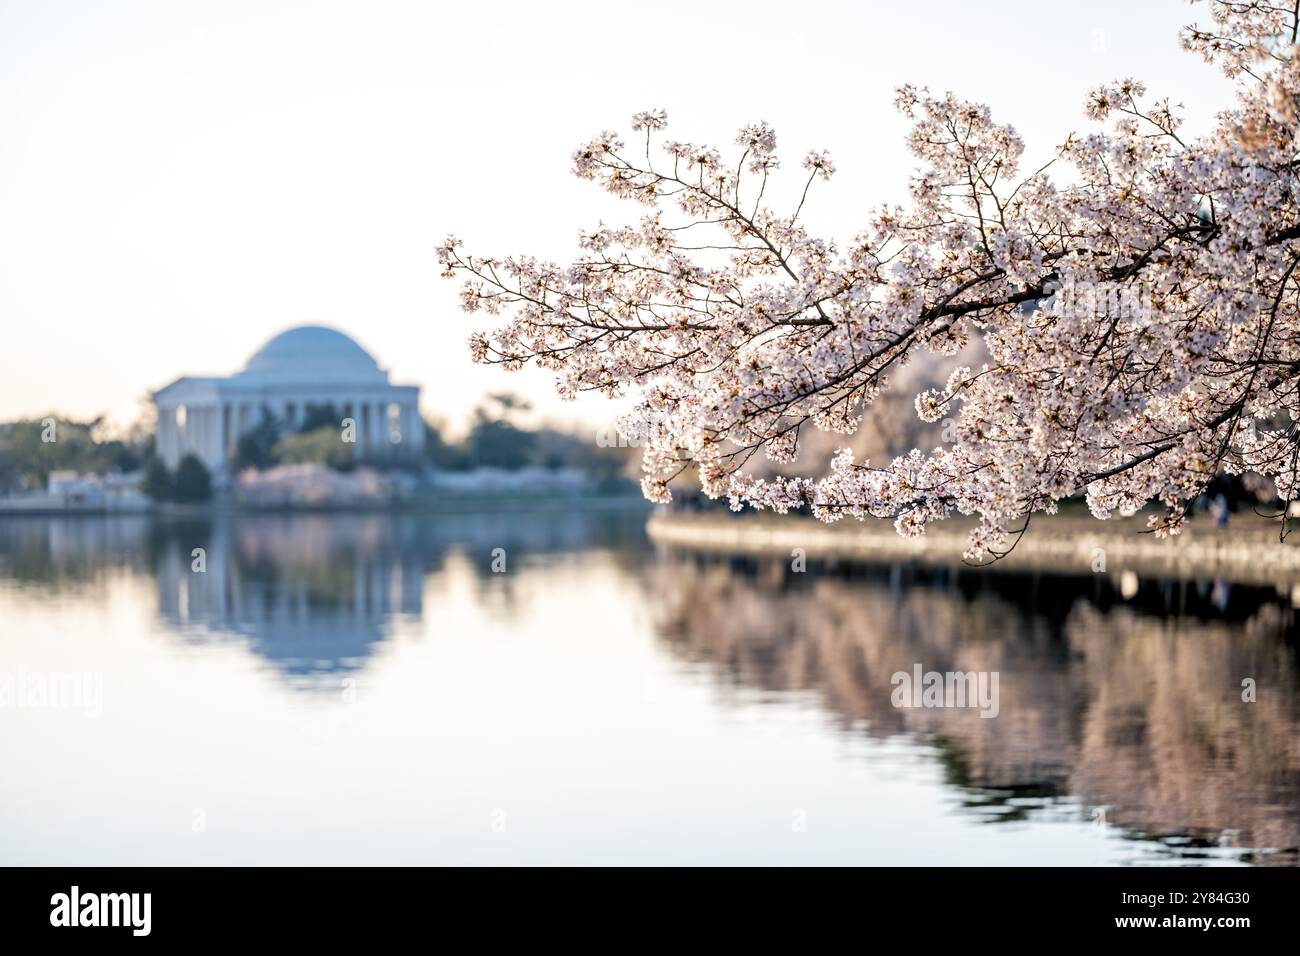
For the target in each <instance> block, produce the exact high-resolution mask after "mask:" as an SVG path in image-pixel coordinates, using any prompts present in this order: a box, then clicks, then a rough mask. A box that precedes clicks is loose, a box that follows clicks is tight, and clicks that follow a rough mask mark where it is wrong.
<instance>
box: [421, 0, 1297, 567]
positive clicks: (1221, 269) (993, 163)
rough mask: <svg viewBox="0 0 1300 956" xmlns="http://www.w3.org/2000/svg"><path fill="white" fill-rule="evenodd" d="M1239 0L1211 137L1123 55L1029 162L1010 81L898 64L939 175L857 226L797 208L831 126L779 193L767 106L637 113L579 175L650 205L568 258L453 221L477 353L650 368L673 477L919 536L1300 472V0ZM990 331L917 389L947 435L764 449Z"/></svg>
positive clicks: (1188, 494) (588, 385) (1208, 35)
mask: <svg viewBox="0 0 1300 956" xmlns="http://www.w3.org/2000/svg"><path fill="white" fill-rule="evenodd" d="M1210 14H1211V17H1212V20H1213V23H1212V25H1211V27H1210V28H1209V29H1201V28H1198V27H1192V28H1189V29H1188V30H1187V31H1185V33H1184V43H1185V45H1186V46H1188V47H1189V48H1190V49H1192V50H1194V51H1196V52H1199V53H1200V54H1202V55H1203V56H1204V57H1206V58H1207V59H1208V60H1210V61H1212V62H1215V63H1218V64H1219V65H1220V66H1222V68H1223V69H1224V70H1225V72H1227V73H1228V74H1229V75H1230V76H1232V77H1234V78H1235V79H1236V80H1237V83H1238V88H1237V100H1236V103H1235V106H1234V108H1233V109H1232V110H1230V111H1227V112H1225V113H1224V114H1222V115H1221V116H1220V118H1219V121H1218V125H1217V127H1216V128H1215V130H1214V131H1213V133H1212V134H1210V135H1207V136H1205V137H1203V138H1201V139H1196V140H1184V139H1183V138H1182V137H1181V135H1180V133H1179V130H1180V126H1181V119H1180V117H1179V116H1178V113H1177V108H1176V107H1174V106H1171V105H1170V103H1169V101H1168V100H1167V99H1157V100H1150V99H1149V97H1148V94H1147V91H1146V88H1145V86H1144V85H1143V84H1142V83H1139V82H1137V81H1135V80H1122V81H1119V82H1116V83H1111V84H1107V85H1105V86H1102V87H1100V88H1098V89H1097V90H1095V91H1094V92H1093V93H1091V94H1090V95H1089V97H1088V99H1087V102H1086V104H1085V107H1084V109H1085V113H1086V114H1087V116H1089V117H1090V118H1091V119H1093V120H1095V121H1097V122H1098V123H1101V124H1103V125H1101V126H1100V127H1099V128H1097V129H1096V130H1095V131H1093V132H1091V133H1088V134H1087V135H1082V136H1071V137H1069V138H1068V139H1067V140H1066V142H1065V143H1064V144H1063V145H1061V147H1060V148H1059V151H1058V153H1057V155H1056V157H1055V159H1053V160H1052V162H1050V163H1048V164H1047V165H1046V166H1044V167H1042V168H1040V169H1037V170H1035V171H1033V172H1031V173H1029V174H1028V175H1025V174H1022V173H1021V171H1020V163H1021V156H1022V153H1023V152H1024V145H1023V143H1022V142H1021V140H1020V138H1019V136H1018V135H1017V134H1016V132H1015V130H1014V129H1012V128H1011V127H1010V126H1007V125H1004V124H999V123H997V122H995V121H994V119H993V117H992V115H991V113H990V111H989V109H988V108H987V107H986V106H983V105H981V104H978V103H972V102H968V101H965V100H962V99H960V98H958V97H956V96H953V95H952V94H947V95H944V96H934V95H931V94H930V93H928V92H927V91H925V90H922V89H918V88H915V87H910V86H904V87H901V88H900V89H899V90H898V92H897V105H898V108H899V109H900V110H901V111H902V112H903V113H904V114H905V115H906V116H907V117H909V118H910V119H911V121H912V123H913V128H912V132H911V134H910V135H909V137H908V140H907V145H908V147H909V149H910V150H911V151H912V152H913V154H914V155H915V156H916V157H917V159H918V160H919V161H920V163H921V169H920V170H919V172H918V174H917V175H916V177H915V178H914V179H913V180H912V182H911V188H910V203H909V205H908V206H907V207H906V208H902V207H897V206H894V207H883V208H880V209H878V210H876V211H874V212H873V213H872V215H871V218H870V221H869V222H868V223H867V225H866V227H865V229H864V230H863V231H862V232H861V233H860V234H859V235H857V236H854V237H853V238H852V239H851V240H850V241H849V242H847V243H845V244H843V245H841V244H839V243H837V242H835V241H834V240H832V239H829V238H823V237H820V236H816V235H813V234H811V233H810V232H808V231H807V230H806V229H805V228H804V226H803V224H802V222H801V218H800V216H801V213H802V210H803V206H804V201H805V200H806V199H807V198H808V195H809V192H810V189H811V188H812V187H814V186H815V185H816V184H817V182H818V181H821V180H827V179H829V178H831V176H832V175H833V174H834V172H835V165H834V163H833V162H832V160H831V157H830V156H829V155H827V154H826V153H825V152H822V151H812V152H809V153H808V154H807V155H806V157H805V158H804V160H803V163H802V170H803V174H804V175H806V180H804V181H803V191H802V194H801V199H800V202H799V204H798V207H797V208H795V209H793V210H787V211H784V212H782V211H780V210H776V209H773V208H770V207H769V206H768V205H765V204H764V202H763V197H764V195H765V192H766V186H767V181H768V177H769V176H770V175H774V174H776V173H777V171H778V170H779V168H780V167H779V162H778V155H777V144H776V134H775V132H774V131H773V130H772V129H771V128H770V127H769V126H768V125H767V124H766V123H755V124H752V125H750V126H746V127H744V128H743V129H741V130H740V131H739V133H738V134H737V136H736V138H735V140H734V144H733V145H734V147H735V149H736V153H735V154H732V155H730V156H725V157H724V154H723V152H722V151H721V150H719V149H717V148H714V147H711V146H707V145H699V144H692V143H683V142H677V141H673V140H662V141H661V140H660V136H661V134H662V132H663V130H664V129H665V128H666V126H667V116H666V115H665V114H664V112H663V111H662V110H650V111H646V112H643V113H638V114H637V115H636V116H635V117H634V118H633V122H632V127H633V131H634V132H635V133H636V134H637V136H638V141H637V143H636V146H635V148H629V147H628V146H627V145H626V144H625V143H624V142H623V141H622V139H620V137H619V136H618V135H617V134H615V133H612V132H605V133H602V134H600V135H598V136H596V137H594V138H592V139H591V140H590V141H589V142H587V143H585V144H584V145H583V146H582V147H580V148H579V149H578V150H577V151H576V152H575V153H574V155H573V170H574V173H575V174H576V175H578V176H579V177H582V178H584V179H589V180H593V181H595V182H596V183H598V184H599V185H600V186H601V187H603V188H604V189H605V190H607V191H608V192H610V193H612V194H613V195H614V196H617V197H620V198H623V199H626V200H629V201H632V202H634V203H637V204H638V205H639V206H641V207H642V209H643V212H642V214H641V215H640V216H639V218H638V219H637V220H636V221H635V222H632V223H629V224H625V225H621V226H616V227H611V226H605V225H601V226H599V227H598V228H596V229H593V230H590V231H587V232H583V233H582V234H581V235H580V246H581V250H582V251H581V255H580V256H579V257H578V258H577V259H576V260H575V261H573V262H571V263H569V264H559V263H555V262H549V261H544V260H541V259H537V258H534V257H531V256H516V257H508V258H500V259H497V258H490V257H489V258H482V257H477V256H471V255H469V254H467V253H465V252H464V251H463V248H462V246H461V244H460V243H459V242H458V241H457V240H456V239H454V238H449V239H448V240H447V241H446V242H445V243H444V244H443V245H442V246H441V247H440V248H439V250H438V256H439V260H440V262H441V263H442V265H443V267H444V274H445V275H448V276H452V277H458V278H460V279H462V280H465V281H464V286H463V289H462V293H461V303H462V305H463V307H464V308H465V309H466V310H467V311H470V312H478V311H482V312H484V313H486V314H487V315H489V316H491V317H493V319H494V327H493V328H492V329H491V330H490V331H488V332H483V331H478V332H475V333H474V334H473V336H471V340H470V347H471V352H472V355H473V358H474V359H475V361H480V362H489V363H499V364H502V365H505V366H506V367H507V368H519V367H522V366H524V365H526V364H529V363H532V364H536V365H538V366H540V367H542V368H545V369H549V370H551V371H553V372H554V374H555V376H556V380H557V385H558V388H559V391H560V393H561V394H562V395H565V396H572V395H575V394H577V393H578V392H581V391H598V392H602V393H604V394H607V395H609V396H619V395H624V394H631V395H633V396H634V397H635V399H636V404H635V409H634V411H633V413H632V414H631V416H630V417H629V422H630V424H629V427H633V428H635V427H636V423H637V422H642V423H644V424H645V425H646V427H645V428H644V429H643V430H644V431H645V432H646V433H647V434H648V435H649V439H648V440H647V442H646V445H645V451H644V460H643V466H644V470H645V480H644V482H643V489H644V491H645V493H646V494H647V495H648V496H649V497H650V498H652V499H653V500H658V501H663V500H667V499H668V497H669V496H670V491H669V488H670V483H671V482H672V481H674V479H677V478H678V477H679V476H681V475H683V474H685V473H687V472H688V471H692V470H693V471H694V473H695V475H696V476H697V477H698V480H699V482H700V485H701V487H702V489H703V490H704V492H705V493H706V494H708V495H710V496H713V497H726V498H728V499H729V500H730V502H731V503H732V506H733V507H735V508H741V507H744V506H746V505H748V506H752V507H756V508H764V509H772V510H775V511H786V510H789V509H794V508H800V509H808V510H810V511H811V512H812V513H814V514H815V515H817V516H818V517H820V518H822V519H824V520H827V521H834V520H836V519H839V518H841V517H843V516H845V515H848V516H852V517H858V518H863V517H866V516H874V517H878V518H888V519H891V520H893V521H894V522H895V524H896V526H897V528H898V530H899V532H900V533H902V534H905V535H917V534H922V533H923V532H924V530H925V528H926V526H927V525H928V524H929V523H930V522H931V521H936V520H941V519H943V518H946V517H948V516H950V515H953V514H956V513H960V514H967V515H976V516H978V517H979V519H980V520H979V522H978V526H977V528H976V530H975V531H974V532H972V534H971V537H970V543H969V550H968V552H967V553H968V556H969V557H971V558H972V559H981V558H984V557H986V556H988V555H990V554H993V555H996V554H999V553H1001V551H1002V550H1004V549H1005V548H1006V547H1007V546H1008V542H1009V541H1010V540H1011V539H1012V538H1013V536H1014V534H1015V533H1016V532H1017V530H1018V529H1021V528H1023V527H1026V526H1027V522H1028V518H1029V517H1030V516H1032V515H1033V514H1034V513H1037V512H1048V513H1051V512H1053V511H1054V510H1055V509H1056V506H1057V502H1059V501H1060V500H1061V499H1063V498H1067V497H1071V496H1076V495H1085V496H1086V499H1087V502H1088V505H1089V507H1090V509H1091V511H1092V513H1093V514H1094V515H1096V516H1097V517H1099V518H1106V517H1109V516H1111V515H1112V514H1114V513H1116V512H1127V511H1131V510H1135V509H1138V508H1140V507H1142V506H1143V505H1144V504H1146V503H1147V502H1149V501H1152V500H1158V501H1160V502H1162V503H1163V504H1164V505H1165V507H1166V512H1165V514H1164V516H1163V517H1158V518H1157V519H1155V521H1154V523H1153V530H1155V531H1157V532H1158V533H1160V534H1164V533H1176V532H1177V530H1178V529H1179V527H1180V526H1181V524H1182V521H1183V518H1184V516H1185V514H1186V512H1187V508H1188V505H1189V503H1190V501H1191V500H1192V499H1194V498H1195V497H1196V496H1197V495H1198V494H1199V493H1200V491H1201V490H1202V489H1203V488H1204V487H1205V486H1206V484H1207V483H1208V482H1209V481H1210V480H1211V479H1212V478H1213V477H1214V476H1215V475H1216V474H1220V473H1240V472H1244V471H1248V470H1249V471H1251V472H1254V473H1257V474H1259V475H1263V476H1266V477H1268V478H1270V479H1271V480H1272V481H1273V482H1274V483H1275V486H1276V489H1277V492H1278V495H1279V496H1280V497H1281V498H1283V499H1285V500H1290V499H1292V498H1294V497H1296V496H1297V495H1300V487H1298V486H1300V477H1298V475H1297V464H1298V459H1300V435H1298V434H1297V424H1296V421H1297V417H1298V415H1300V308H1298V301H1300V300H1298V299H1297V290H1300V275H1297V274H1296V272H1297V264H1298V263H1300V205H1298V203H1297V200H1298V198H1300V197H1298V196H1297V189H1298V187H1300V179H1298V178H1297V170H1300V157H1298V156H1297V148H1296V141H1295V136H1296V132H1297V125H1298V122H1300V121H1298V120H1297V110H1296V108H1295V104H1296V103H1300V58H1296V57H1294V56H1293V44H1294V36H1295V33H1296V23H1295V16H1294V14H1292V13H1287V12H1285V11H1279V10H1277V9H1275V8H1273V7H1272V6H1269V5H1264V4H1259V3H1255V2H1242V3H1221V2H1216V3H1212V4H1211V5H1210ZM1062 168H1064V169H1063V171H1064V172H1065V175H1061V176H1056V177H1054V175H1053V174H1054V173H1055V172H1056V171H1057V170H1058V169H1062ZM1061 290H1065V293H1064V294H1063V293H1062V291H1061ZM1138 306H1140V307H1138ZM972 336H980V337H982V338H983V340H984V343H985V345H986V349H987V354H988V361H987V362H985V363H983V364H982V365H981V366H980V367H978V368H969V369H968V368H962V369H957V370H956V371H954V373H953V374H952V376H951V377H950V378H949V380H948V382H947V383H946V385H945V387H943V388H942V389H932V390H927V391H925V392H923V393H922V394H921V395H919V396H917V400H916V410H917V413H918V414H919V415H920V416H921V417H922V418H923V419H925V420H927V421H935V420H937V419H939V418H940V417H943V418H950V419H952V420H954V421H955V422H956V428H955V436H954V440H953V441H952V442H951V443H949V444H948V445H946V446H945V447H940V448H935V449H932V450H929V451H922V450H913V451H912V452H910V453H909V454H905V455H902V456H900V457H898V458H895V459H894V460H892V461H888V462H882V463H878V464H873V463H871V462H869V461H854V460H853V457H852V455H851V454H850V453H849V452H847V451H845V452H841V453H839V454H838V455H836V456H835V457H834V459H833V460H832V461H831V462H830V465H829V468H828V470H827V471H826V473H825V474H824V476H822V477H821V478H818V479H816V480H810V479H803V478H780V479H762V478H759V477H756V476H754V475H752V474H751V473H750V472H749V471H748V470H747V468H746V464H747V462H749V461H751V459H752V458H753V456H754V455H756V454H758V453H759V452H762V453H763V454H764V455H766V456H767V457H768V458H769V459H771V460H774V461H778V462H789V461H791V460H793V459H794V458H795V457H796V456H797V455H798V451H799V436H800V434H801V432H805V431H806V430H807V429H809V428H816V429H821V430H824V431H830V432H835V433H839V434H852V433H853V432H854V431H855V430H856V429H857V428H858V426H859V425H860V423H861V422H862V418H863V416H864V415H865V414H868V413H869V411H870V406H871V403H872V400H873V398H874V397H875V396H876V395H877V394H878V393H879V392H880V391H881V390H883V389H885V388H887V387H888V385H889V382H888V380H889V377H890V374H891V372H893V371H894V370H897V369H898V368H899V367H901V366H902V365H903V364H904V363H906V362H908V360H909V359H910V358H912V357H913V356H915V355H916V354H917V353H918V351H919V350H931V351H933V352H936V353H938V354H941V355H954V354H956V352H958V351H959V350H960V349H961V348H962V347H963V345H964V344H965V343H966V342H967V341H968V339H970V338H971V337H972ZM651 423H652V424H653V427H649V426H650V425H651Z"/></svg>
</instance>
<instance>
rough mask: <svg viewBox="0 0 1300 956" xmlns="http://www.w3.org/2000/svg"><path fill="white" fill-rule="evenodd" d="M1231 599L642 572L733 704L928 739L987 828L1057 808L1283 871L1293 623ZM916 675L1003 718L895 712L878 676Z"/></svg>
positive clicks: (1202, 594)
mask: <svg viewBox="0 0 1300 956" xmlns="http://www.w3.org/2000/svg"><path fill="white" fill-rule="evenodd" d="M1227 591H1228V588H1227V585H1226V584H1224V583H1222V582H1219V583H1218V584H1217V585H1209V586H1206V585H1201V586H1197V585H1194V584H1191V585H1189V584H1186V583H1180V582H1173V583H1168V582H1165V583H1159V584H1156V585H1151V586H1149V587H1148V588H1147V589H1146V590H1145V592H1143V593H1140V594H1138V595H1135V600H1133V601H1131V602H1123V601H1121V600H1120V599H1119V595H1117V594H1116V593H1115V591H1114V590H1112V589H1111V588H1110V586H1109V584H1108V583H1107V582H1106V580H1105V579H1104V578H1098V579H1096V580H1092V579H1087V580H1070V579H1050V578H1023V577H1001V576H995V575H989V574H987V573H985V574H980V573H975V572H971V573H967V574H956V573H955V572H946V573H945V572H940V573H938V574H934V573H923V572H908V571H906V570H904V569H901V568H897V567H895V568H891V569H888V570H885V571H873V570H871V569H865V568H858V569H840V570H839V571H838V572H832V573H826V572H825V571H824V570H823V571H822V573H809V574H791V573H787V571H786V570H785V567H784V565H783V564H782V563H780V562H763V563H751V562H743V561H730V562H728V561H718V560H704V559H698V558H692V557H689V556H682V555H678V556H676V557H675V558H669V559H667V560H664V561H662V562H660V564H659V565H658V567H657V569H656V572H655V594H656V596H657V598H658V600H657V601H656V605H655V606H656V609H657V611H658V614H659V619H658V626H659V631H660V633H661V635H662V636H663V638H664V640H665V641H666V642H667V643H668V644H669V645H670V646H671V647H672V648H673V649H674V650H675V651H676V652H677V653H678V654H680V655H682V656H683V657H685V658H687V659H689V660H692V661H704V662H708V663H709V664H710V665H712V666H713V667H714V668H715V673H716V674H717V675H718V678H719V679H720V680H721V681H723V682H724V683H725V684H727V685H730V686H733V687H753V688H759V689H762V690H764V691H767V692H773V693H781V694H785V693H791V692H803V693H807V692H813V693H815V694H816V695H817V698H818V700H819V701H820V703H821V705H822V706H823V707H824V708H826V709H827V710H828V711H829V712H830V713H831V714H833V715H834V716H835V717H836V719H837V720H838V721H839V723H840V725H841V727H842V728H843V729H844V730H846V731H851V732H855V733H864V734H867V735H870V736H875V737H889V736H892V735H896V734H908V735H912V736H915V737H922V738H924V739H929V740H932V741H934V742H935V743H936V744H937V745H938V747H939V751H940V753H941V755H942V757H943V760H944V763H945V769H946V778H947V781H948V782H949V784H950V785H952V786H953V787H955V788H957V790H958V791H959V792H960V793H961V794H962V795H963V799H964V803H965V806H966V808H967V809H968V810H970V811H972V812H975V813H978V814H981V815H982V817H983V818H984V819H987V820H989V821H1007V820H1019V819H1022V818H1023V817H1024V815H1025V813H1026V811H1027V810H1029V809H1039V810H1044V809H1049V808H1051V807H1052V806H1053V805H1055V804H1056V803H1057V801H1058V798H1061V797H1065V796H1070V797H1072V798H1075V799H1077V800H1078V801H1081V803H1082V808H1083V809H1086V810H1090V811H1091V812H1090V816H1091V817H1092V818H1094V819H1097V820H1098V821H1099V822H1104V823H1105V824H1107V825H1111V826H1117V827H1120V828H1122V829H1124V830H1126V831H1127V835H1128V836H1130V837H1132V838H1135V839H1150V840H1155V841H1158V842H1159V843H1160V845H1161V850H1162V851H1164V852H1168V853H1171V854H1175V855H1177V856H1179V857H1182V858H1187V859H1194V858H1196V857H1198V856H1199V857H1209V856H1213V855H1216V854H1218V853H1220V851H1226V854H1227V855H1230V856H1237V857H1240V858H1242V859H1245V860H1248V861H1250V862H1256V863H1285V864H1295V863H1296V862H1297V856H1296V852H1297V851H1296V848H1297V847H1300V747H1297V742H1298V741H1300V680H1298V679H1297V675H1298V671H1297V660H1296V645H1295V617H1294V613H1293V611H1292V609H1291V608H1290V606H1289V605H1285V604H1283V603H1282V602H1281V601H1280V600H1278V599H1277V596H1276V595H1274V594H1272V593H1270V592H1268V591H1260V590H1252V589H1242V588H1237V589H1232V592H1233V593H1232V597H1231V599H1229V598H1228V597H1227V596H1226V594H1227ZM1189 608H1190V609H1192V610H1196V611H1199V612H1200V613H1201V614H1204V615H1206V617H1204V618H1198V617H1193V616H1191V615H1190V614H1189V613H1188V612H1189ZM917 662H920V663H923V664H924V666H925V667H926V669H927V670H931V669H932V670H938V671H961V672H970V671H986V672H987V671H997V672H999V673H1000V675H1001V712H1000V715H999V716H998V717H997V718H996V719H992V720H987V719H982V718H981V717H980V716H979V713H978V711H977V710H975V709H953V708H947V709H923V708H895V707H894V706H893V704H892V703H891V699H890V690H891V687H890V677H891V675H892V674H893V673H894V672H896V671H911V670H912V668H913V666H914V664H915V663H917ZM1246 679H1251V680H1253V681H1254V682H1255V685H1256V687H1257V695H1258V696H1257V701H1256V702H1254V703H1247V702H1244V701H1243V699H1242V693H1243V688H1242V681H1243V680H1246ZM1235 848H1267V850H1268V852H1252V851H1242V852H1237V851H1236V850H1235Z"/></svg>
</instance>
